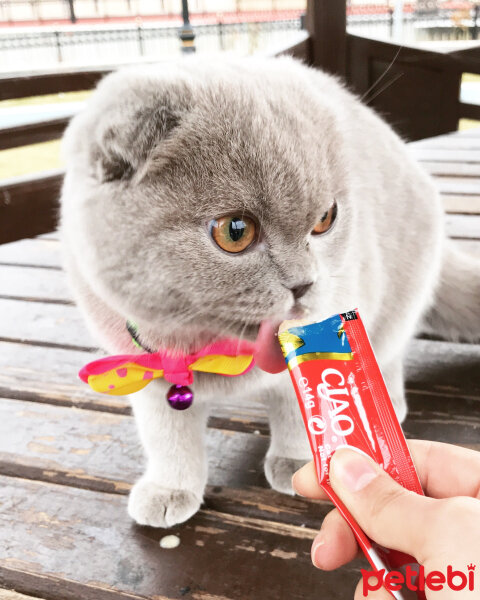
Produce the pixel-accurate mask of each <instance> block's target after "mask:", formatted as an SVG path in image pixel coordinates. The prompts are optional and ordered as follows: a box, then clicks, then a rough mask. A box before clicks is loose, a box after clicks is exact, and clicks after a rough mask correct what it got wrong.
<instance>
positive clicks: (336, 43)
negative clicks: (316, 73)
mask: <svg viewBox="0 0 480 600" xmlns="http://www.w3.org/2000/svg"><path fill="white" fill-rule="evenodd" d="M306 22H307V30H308V31H309V33H310V35H311V36H312V63H313V65H314V66H316V67H320V68H321V69H324V70H325V71H329V72H330V73H335V74H337V75H342V76H344V75H345V60H346V47H347V44H346V42H347V2H346V0H308V1H307V18H306Z"/></svg>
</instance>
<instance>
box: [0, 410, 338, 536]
mask: <svg viewBox="0 0 480 600" xmlns="http://www.w3.org/2000/svg"><path fill="white" fill-rule="evenodd" d="M0 416H1V422H0V432H1V438H2V439H1V440H0V474H1V475H7V476H14V477H22V478H25V479H35V480H40V481H47V482H50V483H57V484H61V485H68V486H75V487H79V488H85V489H90V490H95V491H100V492H109V493H115V494H127V493H128V492H129V491H130V489H131V486H132V485H133V483H134V482H135V481H136V480H137V479H138V478H139V477H140V476H141V475H142V473H143V468H144V464H145V459H144V457H143V452H142V449H141V447H140V442H139V440H138V435H137V431H136V427H135V424H134V420H133V418H132V417H127V416H122V415H113V414H108V413H103V414H102V413H98V412H94V411H88V410H82V411H77V410H74V409H72V408H64V407H58V406H47V405H42V404H38V403H32V402H22V401H19V400H7V399H1V400H0ZM206 444H207V451H208V457H209V475H208V483H209V486H208V488H207V492H206V496H205V503H206V505H207V506H209V507H210V508H215V510H217V511H220V512H234V513H235V514H248V515H249V516H254V515H255V517H257V518H260V517H262V518H266V519H269V520H274V521H279V522H284V523H290V524H297V525H301V524H302V523H306V522H307V521H308V523H309V526H311V527H317V526H319V525H320V522H321V518H322V517H323V516H324V515H325V511H326V510H327V507H326V506H322V505H320V504H319V503H313V504H312V503H310V502H308V501H306V500H304V499H302V498H289V499H287V498H285V497H284V496H283V495H282V494H280V493H278V492H275V491H273V490H271V489H270V488H269V486H268V484H267V482H266V480H265V477H264V474H263V461H264V457H265V454H266V451H267V448H268V438H267V437H265V436H259V435H252V434H249V433H243V432H237V431H231V430H220V429H213V428H209V429H208V430H207V436H206ZM219 448H221V453H219ZM219 487H220V488H222V490H218V489H216V488H219ZM224 488H230V489H229V490H225V489H224ZM233 490H235V491H233Z"/></svg>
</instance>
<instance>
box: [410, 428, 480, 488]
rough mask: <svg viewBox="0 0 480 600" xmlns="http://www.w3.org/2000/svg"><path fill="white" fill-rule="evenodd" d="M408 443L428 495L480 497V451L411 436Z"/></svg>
mask: <svg viewBox="0 0 480 600" xmlns="http://www.w3.org/2000/svg"><path fill="white" fill-rule="evenodd" d="M408 447H409V449H410V452H411V454H412V458H413V462H414V463H415V467H416V469H417V473H418V476H419V478H420V481H421V482H422V486H423V489H424V491H425V493H426V494H427V496H431V497H432V498H450V497H451V496H470V497H472V498H479V499H480V452H475V451H474V450H469V449H468V448H461V447H460V446H453V445H451V444H442V443H440V442H427V441H424V440H410V441H409V442H408Z"/></svg>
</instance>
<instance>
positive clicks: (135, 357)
mask: <svg viewBox="0 0 480 600" xmlns="http://www.w3.org/2000/svg"><path fill="white" fill-rule="evenodd" d="M254 347H255V345H254V344H253V343H252V342H248V341H243V340H242V341H240V340H234V339H223V340H219V341H217V342H214V343H213V344H209V345H207V346H205V347H204V348H202V349H201V350H200V351H198V352H195V353H193V354H180V353H171V352H169V351H168V350H159V351H158V352H147V353H145V354H121V355H118V356H106V357H105V358H100V359H99V360H95V361H93V362H91V363H88V364H87V365H85V366H84V367H83V368H82V369H81V370H80V372H79V377H80V379H81V380H82V381H84V382H85V383H88V385H89V386H90V387H91V388H92V389H93V390H95V391H96V392H100V393H102V394H110V395H113V396H124V395H127V394H133V393H134V392H138V391H139V390H141V389H143V388H144V387H145V386H146V385H148V384H149V383H150V382H151V381H153V380H154V379H160V378H162V377H163V378H164V379H165V380H166V381H168V382H170V383H172V384H173V385H172V386H171V387H170V389H169V390H168V392H167V401H168V403H169V404H170V406H172V408H175V409H176V410H185V409H186V408H188V407H189V406H190V405H191V404H192V402H193V392H192V390H191V389H190V388H189V387H188V386H189V385H190V384H192V383H193V375H194V371H199V372H203V373H216V374H217V375H224V376H227V377H236V376H237V375H243V374H244V373H247V372H248V371H250V370H251V369H252V368H253V366H254V364H255V361H254V358H253V352H254Z"/></svg>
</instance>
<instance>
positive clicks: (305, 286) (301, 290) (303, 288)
mask: <svg viewBox="0 0 480 600" xmlns="http://www.w3.org/2000/svg"><path fill="white" fill-rule="evenodd" d="M312 285H313V281H308V282H307V283H302V284H301V285H297V286H295V287H292V288H290V291H291V292H292V294H293V297H294V298H295V300H298V299H299V298H301V297H302V296H305V294H306V293H307V292H308V290H309V289H310V288H311V287H312Z"/></svg>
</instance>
